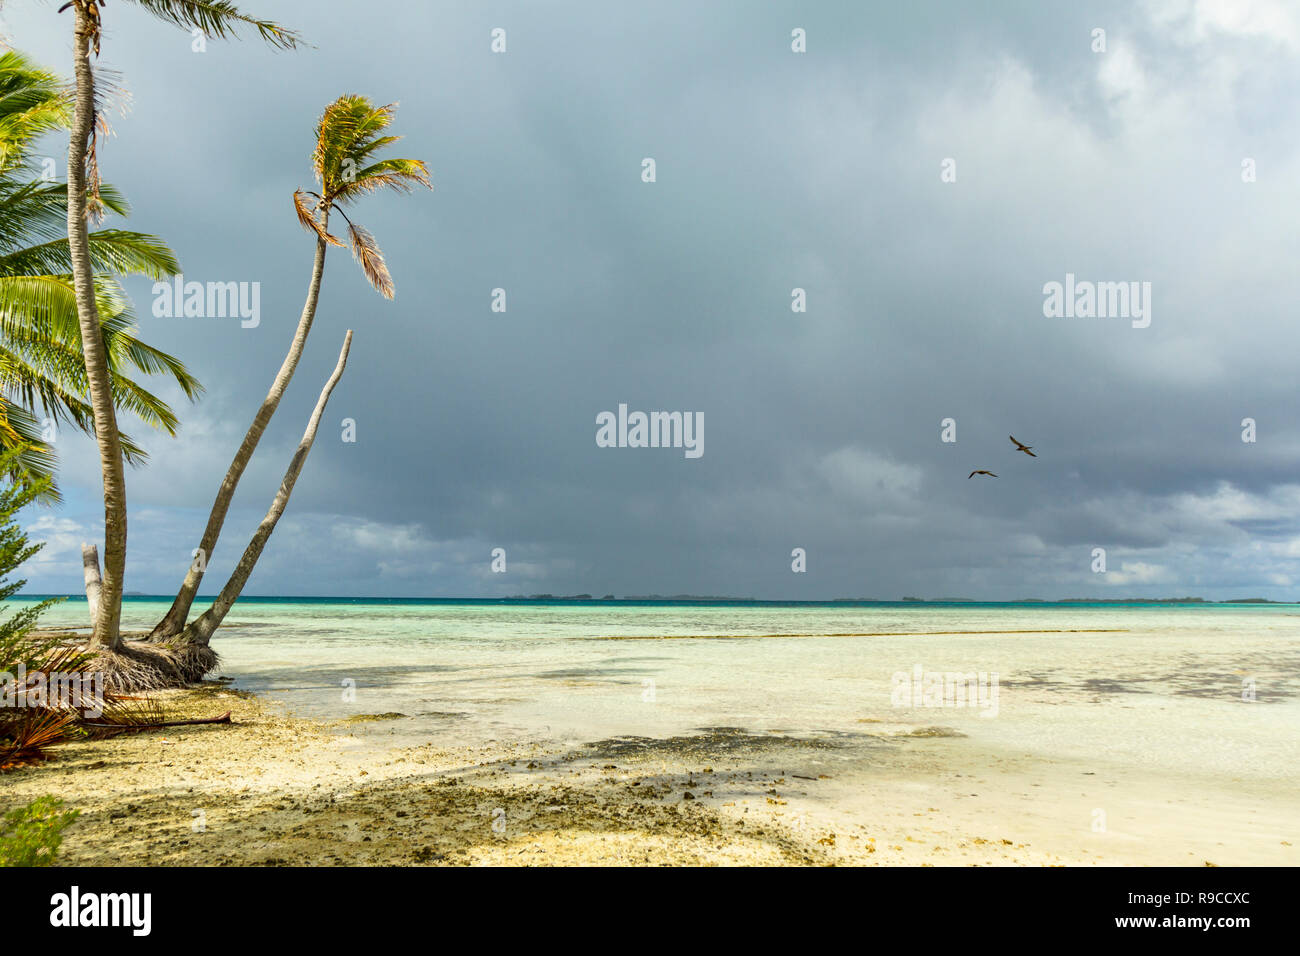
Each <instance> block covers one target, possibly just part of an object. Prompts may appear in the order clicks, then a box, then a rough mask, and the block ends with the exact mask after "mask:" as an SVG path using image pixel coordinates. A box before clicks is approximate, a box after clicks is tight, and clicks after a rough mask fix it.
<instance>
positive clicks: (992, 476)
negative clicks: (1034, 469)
mask: <svg viewBox="0 0 1300 956" xmlns="http://www.w3.org/2000/svg"><path fill="white" fill-rule="evenodd" d="M1035 457H1037V456H1035ZM976 475H988V476H989V477H990V478H996V477H997V475H995V474H993V472H991V471H984V470H983V469H981V470H979V471H972V472H971V473H970V474H969V475H967V476H966V480H967V481H970V480H971V479H972V478H974V477H975V476H976Z"/></svg>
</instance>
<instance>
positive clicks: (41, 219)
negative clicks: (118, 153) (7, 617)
mask: <svg viewBox="0 0 1300 956" xmlns="http://www.w3.org/2000/svg"><path fill="white" fill-rule="evenodd" d="M68 117H69V102H68V97H67V91H66V89H65V88H64V87H63V85H62V84H61V83H60V81H59V79H58V78H57V77H56V76H55V75H54V74H52V73H49V72H47V71H44V70H41V69H39V68H38V67H36V66H34V65H33V64H32V63H31V62H30V60H28V59H27V58H26V57H24V56H23V55H22V54H19V53H17V52H13V51H10V52H6V53H4V54H0V452H12V453H13V454H12V456H11V457H9V458H5V459H4V460H5V461H6V462H7V464H8V469H7V472H6V474H7V476H8V477H10V478H22V479H26V480H28V481H41V480H46V481H44V482H43V483H42V484H41V487H42V488H43V489H44V491H43V497H44V498H45V499H46V500H58V490H57V487H56V486H55V485H54V483H53V472H54V465H55V459H54V455H53V451H52V449H51V447H50V444H49V442H48V441H47V440H46V437H45V434H44V433H45V432H46V429H45V428H43V427H42V423H40V421H39V418H40V417H42V416H43V417H44V418H46V419H48V420H49V422H51V423H54V424H56V425H57V423H60V422H68V423H71V424H72V425H74V426H75V427H77V428H79V429H81V430H82V431H84V432H86V433H87V434H93V421H94V416H93V411H92V409H91V407H90V405H89V404H88V403H87V401H86V393H87V390H88V384H87V381H86V372H85V365H84V362H83V360H82V346H81V336H80V325H79V322H78V316H77V307H76V296H75V293H74V290H73V281H72V276H71V257H70V253H69V244H68V240H67V237H66V236H63V235H62V234H61V233H62V229H63V228H64V223H65V222H66V216H67V201H68V200H67V187H66V186H65V185H64V184H62V183H57V182H51V181H45V180H39V179H38V180H30V181H29V180H28V178H27V177H28V176H29V175H33V169H32V164H31V154H32V148H33V143H34V141H35V139H36V137H37V136H38V135H39V134H41V133H43V132H46V131H48V130H50V129H55V128H58V127H60V126H63V127H66V125H67V122H68ZM102 202H103V205H104V208H105V210H106V211H109V212H113V213H116V214H118V215H121V216H125V215H127V213H128V212H129V207H128V206H127V204H126V201H125V200H124V199H123V198H122V197H121V195H120V194H118V192H117V191H116V190H114V189H113V188H112V187H110V186H107V185H105V186H104V187H103V188H102ZM89 238H90V251H91V261H92V266H93V268H94V271H95V277H94V285H95V294H96V299H97V302H98V307H99V311H100V314H101V315H102V316H103V324H102V338H103V343H104V350H105V354H106V356H107V358H108V363H109V372H110V377H111V381H112V389H113V395H114V400H115V402H116V403H117V405H118V406H119V407H122V408H126V409H127V410H129V411H131V412H133V413H135V414H136V415H137V416H138V417H139V418H140V419H141V420H142V421H144V422H145V423H146V424H148V425H150V426H151V427H156V428H162V429H164V430H166V431H167V432H168V433H169V434H175V432H176V428H177V425H178V423H177V419H176V416H175V414H174V413H173V412H172V410H171V408H169V407H168V405H167V403H166V402H164V401H162V400H161V399H160V398H158V397H157V396H156V395H153V394H152V393H150V392H149V391H148V390H146V389H145V388H144V387H143V386H141V385H140V384H139V383H138V382H137V381H135V380H134V379H133V378H131V377H130V373H131V372H132V371H134V372H140V373H144V374H146V375H150V374H158V373H162V374H166V375H169V376H170V377H171V378H172V379H173V380H174V381H175V382H176V384H177V385H179V386H180V388H181V390H182V392H183V393H184V394H185V395H186V396H187V397H188V398H191V399H193V398H195V397H197V395H198V394H199V392H201V391H202V388H201V386H200V385H199V383H198V381H197V380H196V379H195V378H194V377H193V376H192V375H190V373H189V372H188V371H186V369H185V366H184V365H182V364H181V362H180V361H179V360H177V359H176V358H174V357H172V356H170V355H168V354H167V353H165V352H162V351H160V350H158V349H155V348H153V347H152V346H149V345H147V344H145V343H144V342H141V341H140V340H139V338H138V337H137V336H136V335H135V328H134V323H133V317H132V313H131V306H130V301H129V300H128V299H127V297H126V295H125V293H124V292H123V290H122V287H121V285H120V284H119V283H118V282H117V280H116V279H114V278H113V274H124V275H125V274H138V275H145V276H148V277H150V278H154V279H159V278H163V277H166V276H170V275H173V274H175V273H176V272H178V271H179V270H180V266H179V265H178V264H177V262H176V258H175V256H174V255H173V254H172V252H171V250H170V249H168V248H167V247H166V246H165V245H164V244H163V243H162V242H161V240H158V239H156V238H154V237H152V236H148V235H144V234H143V233H137V232H128V231H125V230H120V229H100V230H96V231H95V232H93V233H90V236H89ZM122 449H123V454H124V456H125V458H126V460H127V461H128V462H130V463H138V462H142V461H144V460H145V454H144V452H143V451H142V450H141V449H140V448H139V446H138V445H136V443H135V442H134V441H132V440H131V439H130V438H129V437H127V436H125V435H124V436H122Z"/></svg>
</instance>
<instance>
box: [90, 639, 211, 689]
mask: <svg viewBox="0 0 1300 956" xmlns="http://www.w3.org/2000/svg"><path fill="white" fill-rule="evenodd" d="M219 663H220V658H219V657H218V656H217V652H216V651H214V650H212V648H210V647H207V646H206V645H203V644H194V643H190V642H188V641H168V642H165V643H161V644H152V643H149V642H148V641H126V642H124V643H123V644H122V647H121V648H120V649H119V650H117V651H110V650H100V651H99V652H98V653H97V654H96V655H95V656H94V658H92V659H91V660H90V661H89V662H88V663H87V665H86V671H87V672H88V673H92V674H95V673H99V674H103V675H104V678H103V679H104V689H105V690H106V691H109V692H110V693H118V694H132V693H138V692H140V691H151V690H165V689H167V688H170V687H185V686H186V685H188V684H194V683H197V682H198V681H201V680H202V679H203V677H204V675H206V674H207V673H208V672H209V671H212V670H214V669H216V667H217V666H218V664H219Z"/></svg>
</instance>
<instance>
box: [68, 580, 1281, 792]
mask: <svg viewBox="0 0 1300 956" xmlns="http://www.w3.org/2000/svg"><path fill="white" fill-rule="evenodd" d="M166 607H167V603H166V602H163V601H153V600H139V599H137V600H129V601H127V602H126V603H125V605H124V622H123V624H124V627H126V628H146V627H149V626H151V625H152V624H153V623H154V622H155V621H156V620H157V619H158V618H159V617H161V615H162V613H163V612H164V611H165V610H166ZM85 614H86V608H85V604H84V603H83V602H68V603H65V604H63V605H61V606H59V607H57V608H55V609H53V610H52V611H51V612H50V613H49V614H48V615H47V617H46V618H45V619H44V623H47V624H49V625H80V624H82V623H84V621H85ZM978 632H985V633H978ZM989 632H992V633H989ZM1016 632H1019V633H1016ZM772 635H779V636H772ZM214 647H215V648H216V649H217V650H218V651H219V652H220V653H221V655H222V658H223V673H225V674H227V675H229V676H231V677H233V678H235V680H236V684H237V686H239V687H242V688H245V689H247V690H250V691H253V692H255V693H258V694H259V695H263V696H265V697H268V698H270V699H272V700H275V701H279V702H281V703H282V704H283V706H285V707H286V708H287V709H288V710H289V711H290V712H292V713H296V714H301V715H307V716H317V717H322V718H326V719H335V720H338V719H344V718H348V717H353V716H358V715H365V714H380V713H386V712H400V713H402V714H404V715H407V717H408V718H409V719H405V720H395V721H384V722H380V723H375V724H359V725H357V726H358V728H361V729H360V730H359V732H361V733H384V734H390V733H396V734H398V735H400V736H401V737H404V738H405V737H409V738H411V739H414V740H431V741H435V742H437V743H439V744H440V745H453V744H474V743H480V742H486V741H491V740H504V741H518V740H530V741H531V740H535V741H539V742H548V743H560V744H565V745H573V744H579V743H583V742H588V741H595V740H603V739H607V738H612V737H620V736H643V737H667V736H672V735H677V734H686V733H690V732H692V731H695V730H698V729H700V728H706V727H735V728H744V729H745V730H747V731H750V732H755V733H791V734H798V735H801V736H807V735H819V734H825V735H834V736H837V737H838V736H842V735H867V734H873V733H878V732H880V730H881V728H890V727H902V728H904V729H915V728H922V727H938V728H946V729H945V730H943V731H938V732H939V733H948V732H954V731H955V732H956V733H960V734H964V735H966V736H967V737H969V738H971V743H972V744H975V745H977V746H978V747H979V748H980V749H981V750H983V751H986V752H990V753H1006V754H1014V755H1018V756H1025V757H1039V758H1045V759H1048V760H1054V759H1058V758H1065V759H1083V760H1087V759H1095V758H1099V757H1104V758H1105V759H1106V760H1108V761H1110V762H1112V763H1116V764H1125V765H1129V766H1145V767H1150V768H1159V769H1161V770H1168V771H1172V772H1176V773H1189V774H1194V775H1197V776H1202V777H1205V778H1217V779H1218V780H1219V781H1220V782H1225V783H1226V782H1227V781H1229V780H1232V781H1237V780H1242V779H1248V780H1252V781H1255V782H1257V783H1259V784H1261V785H1266V784H1283V783H1286V782H1292V781H1295V780H1296V776H1297V767H1300V742H1298V736H1300V735H1298V734H1297V730H1298V729H1300V607H1296V606H1292V605H1275V606H1268V605H1265V606H1247V605H1234V606H1186V605H1181V606H1180V605H1172V606H1165V605H1161V606H1152V605H1136V606H1117V605H1108V606H1107V605H1064V606H1061V605H848V604H828V605H794V606H791V605H752V604H751V605H745V604H726V605H681V604H654V605H628V604H599V603H596V604H570V603H549V604H520V603H513V604H497V603H465V604H455V603H417V602H393V603H383V602H373V601H367V602H356V603H330V602H322V601H303V602H293V601H284V600H276V601H273V602H272V601H268V602H258V601H244V602H241V603H240V604H239V605H238V606H237V607H236V609H235V611H234V612H233V613H232V615H231V617H230V619H229V621H228V625H227V626H226V627H224V628H223V629H222V630H221V631H220V632H219V633H218V635H217V637H216V638H215V640H214ZM918 665H919V666H920V667H921V668H922V670H923V671H925V672H960V673H969V672H975V673H977V674H978V673H984V674H986V675H989V682H990V683H989V691H990V694H992V691H993V689H994V688H993V685H992V679H993V675H996V696H995V697H992V698H991V699H989V700H987V701H986V703H987V704H990V705H991V704H992V701H993V700H996V707H993V706H984V707H980V706H974V707H955V706H935V707H910V706H895V703H896V702H897V701H896V700H894V699H892V698H891V695H892V693H893V691H894V689H895V681H894V675H895V674H896V673H899V672H905V673H906V674H907V675H908V678H909V680H910V677H911V675H912V673H913V671H914V668H915V667H916V666H918ZM1252 693H1253V697H1254V699H1253V700H1249V699H1243V698H1249V697H1250V696H1251V695H1252Z"/></svg>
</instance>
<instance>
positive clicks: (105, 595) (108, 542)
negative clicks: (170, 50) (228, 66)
mask: <svg viewBox="0 0 1300 956" xmlns="http://www.w3.org/2000/svg"><path fill="white" fill-rule="evenodd" d="M128 2H131V3H134V4H135V5H136V6H139V7H143V8H144V9H145V10H146V11H148V12H149V13H151V14H153V15H154V16H155V17H157V18H159V19H161V20H163V21H165V22H167V23H171V24H173V25H174V26H178V27H181V28H182V29H186V30H191V29H199V30H202V31H203V33H204V34H206V35H208V36H212V37H220V38H225V37H231V36H234V35H235V34H236V33H237V32H238V30H239V29H240V28H241V27H251V28H252V29H253V30H255V31H256V32H257V34H258V35H259V36H260V37H261V38H262V39H263V40H265V41H266V42H267V43H269V44H271V45H272V46H273V47H278V48H281V49H287V48H292V47H294V46H296V45H297V44H298V42H299V39H298V35H297V34H296V33H294V32H292V31H289V30H285V29H284V28H282V27H280V26H278V25H277V24H275V23H272V22H270V21H267V20H258V19H256V18H254V17H249V16H246V15H245V14H243V13H241V12H240V11H239V9H238V8H236V7H235V5H234V4H233V3H231V2H230V0H128ZM68 8H71V9H72V11H73V59H72V62H73V69H74V77H75V95H74V99H73V117H72V130H71V136H70V137H69V140H68V242H69V249H70V251H71V256H72V275H73V287H74V290H75V293H76V299H77V315H78V319H79V324H80V329H81V340H82V357H83V360H84V364H85V369H86V381H87V384H88V386H89V393H90V404H91V411H92V413H93V417H94V426H95V440H96V441H97V442H98V444H99V461H100V470H101V471H102V473H103V479H104V579H103V587H102V591H101V596H100V601H99V607H98V612H97V614H96V621H95V628H94V634H93V637H92V639H91V640H92V643H94V644H100V645H106V646H115V645H116V644H117V643H118V631H119V626H120V623H121V618H122V579H123V575H124V573H125V571H126V484H125V481H124V478H123V474H122V451H123V449H122V441H121V437H120V435H119V433H118V429H117V414H116V410H115V408H114V402H113V387H112V376H111V373H110V371H109V364H108V353H107V350H106V349H105V347H104V343H103V341H102V338H101V335H100V326H101V322H100V316H99V309H98V305H97V302H96V296H95V282H94V263H93V259H92V256H91V250H90V236H89V222H88V212H90V211H93V210H94V209H96V207H97V205H98V203H97V199H98V196H99V188H98V181H99V174H98V160H97V156H96V149H95V137H94V131H95V129H96V126H97V120H99V119H102V117H99V116H98V115H97V106H96V99H97V98H96V89H95V74H94V71H93V70H92V69H91V66H90V52H91V50H92V48H93V50H94V52H95V55H96V56H98V55H99V47H100V34H101V16H102V14H101V10H100V3H99V2H98V0H68V2H67V3H65V4H64V5H63V6H62V7H60V8H59V9H60V11H63V10H67V9H68Z"/></svg>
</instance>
